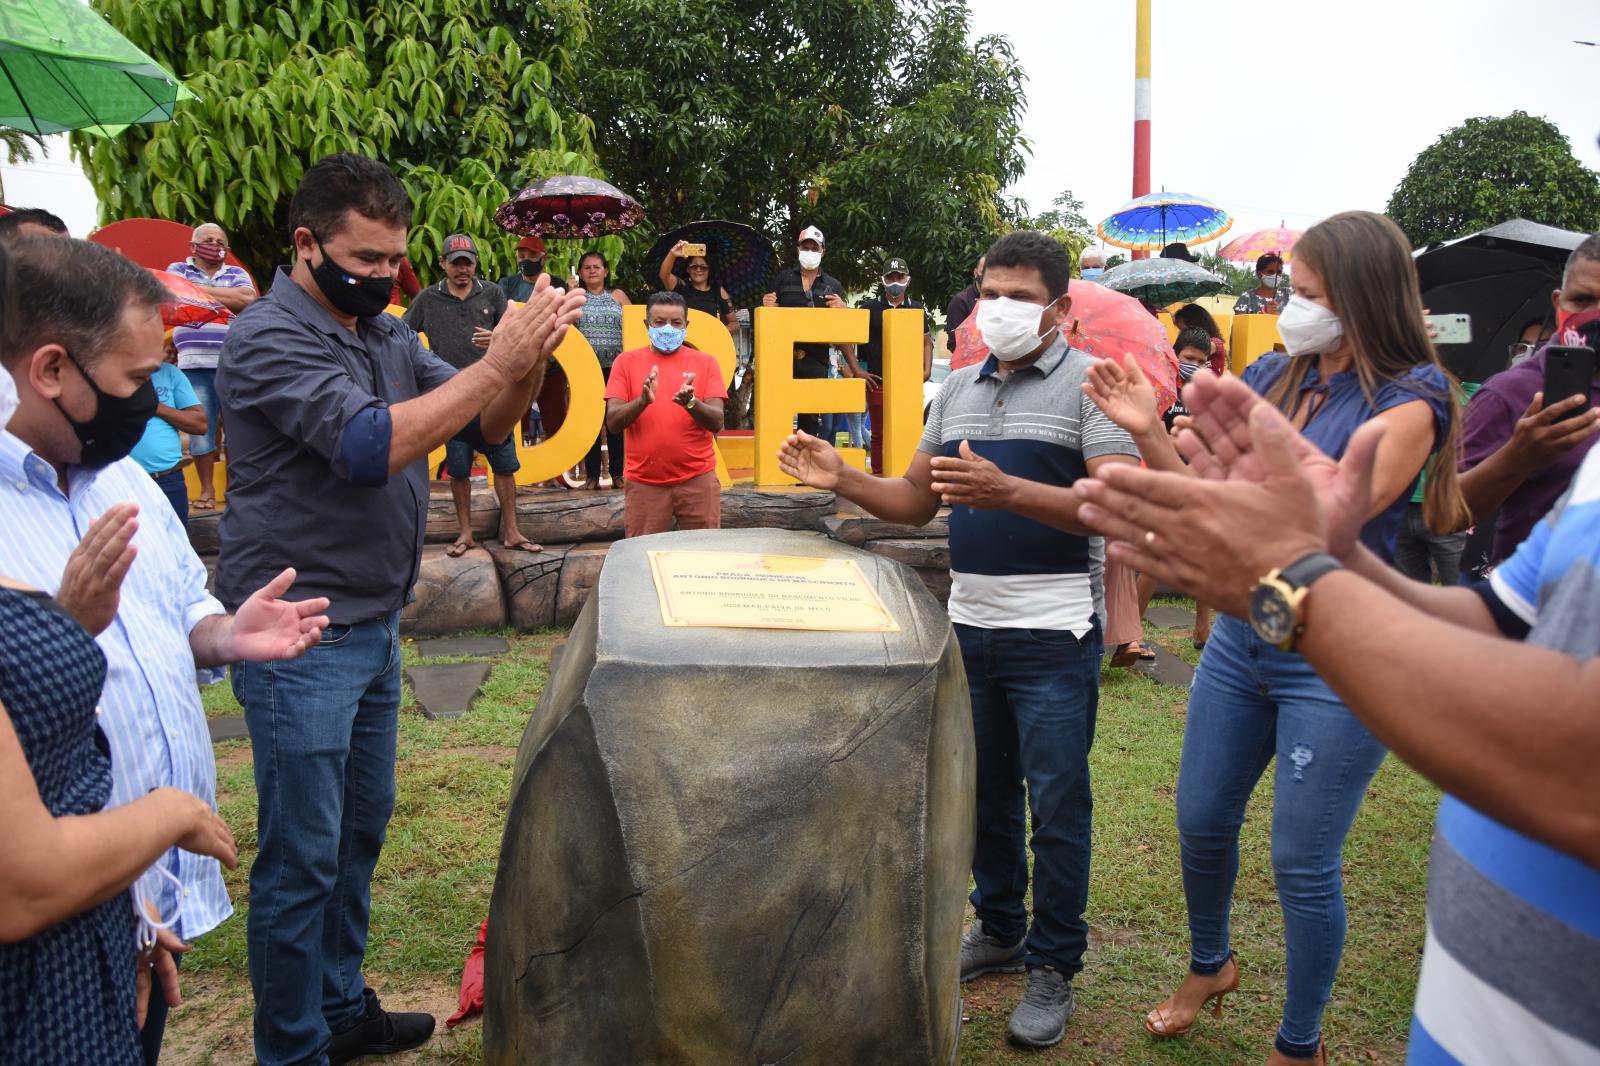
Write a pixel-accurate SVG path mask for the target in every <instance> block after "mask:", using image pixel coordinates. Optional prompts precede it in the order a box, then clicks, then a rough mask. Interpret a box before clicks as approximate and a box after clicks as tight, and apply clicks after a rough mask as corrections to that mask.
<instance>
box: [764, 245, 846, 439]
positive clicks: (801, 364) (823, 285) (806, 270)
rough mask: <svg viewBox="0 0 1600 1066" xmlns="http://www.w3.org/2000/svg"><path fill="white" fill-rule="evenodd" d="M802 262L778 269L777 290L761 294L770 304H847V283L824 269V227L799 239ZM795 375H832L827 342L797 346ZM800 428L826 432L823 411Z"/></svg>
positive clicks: (806, 419)
mask: <svg viewBox="0 0 1600 1066" xmlns="http://www.w3.org/2000/svg"><path fill="white" fill-rule="evenodd" d="M795 245H796V251H797V253H798V254H797V258H798V259H799V265H798V266H792V267H789V268H788V269H787V270H780V271H778V278H777V281H776V283H775V284H774V285H773V289H774V291H772V292H769V293H767V294H766V295H765V296H763V297H762V298H761V302H762V303H763V304H764V305H765V306H767V307H843V306H844V305H845V303H844V286H843V285H841V284H839V281H838V279H836V278H833V277H830V276H829V275H827V274H825V273H823V271H822V252H823V249H824V247H825V246H826V244H825V242H824V241H823V239H822V231H821V230H819V229H818V228H817V227H815V226H807V227H806V228H805V229H803V230H801V231H800V236H799V238H798V239H797V240H796V241H795ZM794 376H795V377H797V378H825V377H827V376H828V346H827V345H826V344H797V345H795V346H794ZM799 424H800V428H801V429H803V430H805V431H806V432H807V433H810V434H811V435H812V436H816V435H818V434H820V433H821V432H822V416H821V415H801V416H800V417H799Z"/></svg>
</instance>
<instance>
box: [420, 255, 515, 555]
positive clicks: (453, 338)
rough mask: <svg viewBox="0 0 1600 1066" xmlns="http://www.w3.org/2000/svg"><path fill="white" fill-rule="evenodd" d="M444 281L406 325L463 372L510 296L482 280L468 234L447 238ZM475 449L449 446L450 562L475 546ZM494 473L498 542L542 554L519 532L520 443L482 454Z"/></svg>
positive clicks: (424, 296)
mask: <svg viewBox="0 0 1600 1066" xmlns="http://www.w3.org/2000/svg"><path fill="white" fill-rule="evenodd" d="M439 265H440V266H441V267H443V268H444V280H443V281H441V282H439V283H438V284H437V285H430V286H428V287H427V288H426V289H423V290H422V291H421V292H420V293H418V294H417V298H416V299H415V300H413V301H411V307H410V309H409V310H407V311H406V317H405V322H406V325H408V326H410V327H411V328H412V329H414V330H416V331H417V332H418V333H423V334H426V335H427V338H428V347H430V348H432V349H433V351H434V354H436V355H438V356H439V358H441V359H443V360H444V361H445V362H447V363H449V364H450V365H451V366H453V367H455V368H456V369H457V370H465V369H466V368H467V367H469V366H471V365H472V364H473V363H476V362H477V361H478V360H479V359H480V358H482V356H483V352H484V350H485V349H486V348H488V347H489V339H490V338H491V337H493V336H494V327H495V326H497V325H498V324H499V323H500V318H501V316H502V315H504V314H505V313H506V294H505V292H504V291H503V290H502V289H501V288H500V287H499V286H498V285H490V284H488V283H487V282H485V281H483V280H481V279H480V278H479V277H478V276H477V273H478V246H477V244H475V243H474V242H473V240H472V238H471V237H468V236H467V235H466V234H465V233H452V234H451V235H450V236H448V237H446V238H445V239H444V252H443V254H442V255H440V256H439ZM473 454H474V453H473V449H472V445H471V444H468V443H467V442H466V441H464V440H459V439H453V440H450V441H447V442H446V443H445V452H444V455H445V471H446V473H448V474H449V476H450V495H451V497H452V498H453V499H454V500H455V505H456V523H457V525H458V526H459V532H458V533H457V535H456V539H455V543H453V544H451V545H450V547H449V548H447V549H445V551H446V554H448V555H450V556H451V557H452V558H454V557H456V556H459V555H461V554H463V553H464V552H466V551H468V550H469V549H471V548H475V547H477V545H476V544H475V543H474V542H473V539H472V459H473ZM484 454H485V456H486V458H487V459H488V460H489V469H490V470H492V471H494V492H495V495H496V496H498V497H499V498H500V541H501V543H503V544H504V545H505V546H506V547H508V548H515V549H518V550H521V551H539V550H540V548H539V546H538V545H537V544H535V543H533V541H531V540H529V539H528V538H527V537H524V536H523V535H522V532H521V531H520V530H519V529H517V479H516V473H517V470H518V469H520V468H521V463H520V462H519V461H518V459H517V442H516V439H515V438H514V437H507V438H506V440H505V441H504V442H503V443H502V444H500V446H499V447H496V448H491V449H490V450H489V451H488V452H486V453H484Z"/></svg>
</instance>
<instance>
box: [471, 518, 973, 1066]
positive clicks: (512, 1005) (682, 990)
mask: <svg viewBox="0 0 1600 1066" xmlns="http://www.w3.org/2000/svg"><path fill="white" fill-rule="evenodd" d="M706 553H719V554H718V555H716V556H710V555H707V554H706ZM720 553H738V555H730V554H720ZM708 560H709V561H710V562H709V563H708ZM752 560H754V562H752ZM691 562H692V563H693V564H694V565H693V566H691V565H690V563H691ZM669 564H671V565H669ZM713 564H714V565H713ZM735 564H737V567H738V568H740V569H738V572H734V571H733V570H726V571H724V570H723V569H721V568H722V567H724V566H725V565H726V566H730V567H731V566H734V565H735ZM680 565H681V568H682V570H681V572H676V571H674V569H673V568H674V567H677V566H680ZM707 566H710V568H711V569H710V570H707V569H706V567H707ZM697 568H698V569H697ZM711 570H714V571H716V572H715V573H712V572H711ZM702 571H704V572H702ZM827 575H831V576H827ZM852 575H853V577H852ZM852 581H853V582H854V583H855V585H859V586H861V587H854V586H853V585H852ZM663 582H665V584H663ZM662 588H664V589H665V595H664V597H658V589H662ZM839 590H843V591H839ZM836 594H837V597H838V599H837V602H835V601H834V600H833V599H831V597H835V596H836ZM871 600H875V601H876V602H877V607H876V608H874V607H872V605H871V603H870V602H868V601H871ZM707 612H709V614H708V613H707ZM875 612H876V613H875ZM707 617H714V618H716V619H719V623H718V624H717V625H713V626H708V625H704V624H692V623H693V622H694V621H695V620H696V619H697V618H698V619H699V620H700V621H704V619H705V618H707ZM875 618H876V619H877V620H878V621H874V619H875ZM685 621H687V622H689V623H691V624H682V623H684V622H685ZM726 621H740V622H745V623H749V624H752V625H755V626H758V627H757V628H724V627H723V624H722V623H723V622H726ZM782 624H802V625H808V626H835V627H842V626H847V625H848V626H854V627H855V628H854V630H853V631H828V630H826V629H822V628H811V629H790V628H759V626H773V625H782ZM874 627H876V628H874ZM973 776H974V770H973V748H972V720H971V711H970V707H969V704H968V697H967V685H966V675H965V673H964V671H963V670H962V666H961V659H960V653H959V651H958V650H957V646H956V642H955V638H954V634H953V633H952V631H951V628H950V623H949V620H948V619H947V618H946V617H945V614H944V612H943V610H942V609H941V608H940V607H939V605H938V603H937V602H936V601H935V600H934V598H933V597H932V595H930V594H929V592H928V591H927V589H926V588H924V587H923V584H922V582H921V581H920V580H918V578H917V577H916V576H915V575H914V574H913V572H912V571H911V569H910V568H909V567H907V566H905V565H904V564H903V563H900V562H896V561H894V560H892V559H887V558H882V557H879V556H875V555H871V554H868V553H866V552H863V551H860V550H859V549H856V548H851V547H848V546H846V545H842V544H838V543H836V542H833V541H830V540H828V539H826V538H824V537H820V536H815V535H811V534H805V533H794V532H787V531H782V530H704V531H691V532H679V533H666V534H661V535H658V536H652V537H642V538H638V539H635V540H626V541H622V542H619V543H617V544H616V545H615V546H613V548H612V549H611V552H610V555H609V557H608V558H607V560H606V565H605V568H604V569H603V570H602V572H601V576H600V584H599V587H598V589H597V592H596V594H595V595H594V596H592V597H590V599H589V602H588V603H587V604H586V605H585V607H584V608H583V611H582V613H581V614H580V615H579V617H578V620H577V623H576V624H575V626H574V628H573V630H572V635H571V638H570V639H569V641H568V642H567V644H566V646H565V648H564V649H563V650H562V653H561V654H560V656H559V661H558V662H557V663H556V666H555V669H554V672H553V674H552V676H551V678H550V680H549V682H548V684H547V685H546V686H545V690H544V693H543V695H542V696H541V697H540V699H539V704H538V707H537V709H536V710H535V711H534V714H533V717H532V719H531V720H530V721H529V723H528V727H527V730H526V732H525V733H524V734H523V738H522V745H521V748H520V749H519V751H518V753H517V764H516V770H515V773H514V775H513V779H512V786H511V804H510V810H509V812H508V814H507V817H506V829H505V837H504V840H503V842H502V845H501V852H500V868H499V873H498V876H497V877H496V880H495V887H494V896H493V901H492V903H491V906H490V916H489V933H488V953H487V959H486V968H485V977H486V994H485V1018H484V1061H485V1062H487V1063H492V1064H512V1063H516V1064H524V1063H551V1064H559V1066H587V1064H595V1066H599V1064H604V1066H629V1064H635V1063H639V1064H645V1063H673V1064H679V1063H682V1064H695V1066H702V1064H716V1066H724V1064H726V1066H734V1064H745V1063H748V1064H751V1066H761V1064H764V1063H778V1062H782V1063H784V1064H786V1066H804V1064H827V1066H837V1064H844V1063H895V1064H901V1063H904V1064H913V1063H915V1064H923V1063H928V1064H934V1066H946V1064H947V1063H950V1062H952V1061H953V1060H954V1057H955V1053H956V1045H957V1041H958V1039H959V1032H960V1023H961V998H960V985H959V982H958V973H957V969H958V954H959V950H960V935H961V926H962V916H963V910H964V906H965V901H966V891H967V883H968V881H967V879H968V873H969V871H970V868H971V862H972V848H973Z"/></svg>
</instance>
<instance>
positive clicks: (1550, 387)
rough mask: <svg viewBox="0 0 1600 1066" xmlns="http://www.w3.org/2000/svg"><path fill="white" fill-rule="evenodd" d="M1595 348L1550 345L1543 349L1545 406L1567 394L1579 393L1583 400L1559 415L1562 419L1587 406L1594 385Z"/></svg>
mask: <svg viewBox="0 0 1600 1066" xmlns="http://www.w3.org/2000/svg"><path fill="white" fill-rule="evenodd" d="M1594 370H1595V352H1594V349H1593V348H1578V347H1567V346H1564V345H1558V344H1557V345H1551V346H1550V347H1548V348H1546V349H1545V350H1544V402H1545V406H1547V407H1548V406H1549V405H1550V404H1553V403H1558V402H1559V401H1561V400H1565V399H1566V398H1567V397H1569V396H1582V397H1583V403H1581V404H1579V405H1578V406H1577V407H1575V408H1573V409H1572V410H1571V411H1568V412H1567V413H1566V414H1564V415H1562V416H1561V417H1562V418H1563V419H1567V418H1571V417H1573V416H1574V415H1581V414H1582V413H1583V412H1585V411H1587V410H1588V409H1589V404H1590V396H1591V394H1592V392H1593V389H1594Z"/></svg>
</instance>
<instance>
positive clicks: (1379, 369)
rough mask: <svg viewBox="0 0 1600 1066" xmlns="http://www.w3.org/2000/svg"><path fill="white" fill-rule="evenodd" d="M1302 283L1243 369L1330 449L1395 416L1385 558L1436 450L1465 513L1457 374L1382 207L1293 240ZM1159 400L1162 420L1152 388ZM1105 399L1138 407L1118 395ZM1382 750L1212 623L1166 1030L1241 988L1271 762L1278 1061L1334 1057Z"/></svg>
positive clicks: (1453, 502)
mask: <svg viewBox="0 0 1600 1066" xmlns="http://www.w3.org/2000/svg"><path fill="white" fill-rule="evenodd" d="M1294 279H1295V298H1294V300H1293V301H1291V302H1290V303H1289V305H1288V306H1287V307H1286V308H1285V309H1284V312H1283V314H1282V315H1281V316H1279V319H1278V331H1279V334H1280V336H1281V337H1282V339H1283V342H1284V346H1285V347H1286V348H1287V349H1288V354H1287V355H1285V354H1281V353H1272V354H1268V355H1264V356H1262V357H1261V358H1259V359H1257V360H1256V361H1255V362H1254V363H1252V364H1251V365H1250V367H1249V368H1248V369H1247V370H1246V371H1245V372H1244V374H1243V377H1242V379H1243V381H1244V382H1245V383H1246V384H1248V385H1250V386H1251V388H1253V389H1255V390H1256V391H1257V392H1258V393H1260V394H1261V395H1262V396H1264V397H1265V398H1266V399H1267V400H1268V401H1269V402H1271V403H1272V404H1274V405H1275V406H1277V407H1278V408H1279V409H1281V410H1282V411H1283V412H1284V413H1285V414H1286V415H1288V416H1289V418H1290V419H1291V420H1292V421H1293V423H1294V425H1295V427H1296V428H1298V429H1299V430H1300V432H1301V433H1302V434H1304V436H1305V437H1306V439H1307V440H1310V441H1311V442H1312V443H1314V444H1316V445H1317V446H1318V447H1319V448H1321V449H1322V450H1323V451H1325V452H1326V453H1327V454H1328V455H1330V456H1332V457H1333V458H1335V459H1338V458H1340V457H1342V456H1343V454H1344V450H1345V446H1346V445H1347V444H1348V442H1349V440H1350V436H1351V434H1353V433H1354V432H1355V430H1356V427H1357V426H1359V425H1361V424H1362V423H1363V422H1366V421H1368V420H1370V419H1381V420H1383V421H1384V422H1386V423H1387V424H1388V425H1387V431H1386V433H1385V435H1384V438H1383V443H1382V445H1381V446H1380V448H1379V451H1378V457H1377V465H1376V469H1375V471H1374V475H1373V506H1372V509H1371V511H1370V512H1369V514H1368V516H1367V518H1368V520H1367V524H1366V526H1365V527H1364V528H1363V529H1362V534H1361V539H1362V541H1363V542H1364V543H1366V544H1367V546H1368V547H1370V548H1371V549H1372V550H1373V551H1375V552H1377V553H1378V554H1379V555H1380V556H1382V557H1383V558H1385V559H1390V560H1392V559H1393V557H1394V541H1395V534H1396V532H1397V531H1398V530H1399V527H1400V523H1401V521H1402V519H1403V518H1404V515H1405V512H1406V505H1407V502H1408V501H1409V500H1410V498H1411V494H1412V492H1413V491H1414V490H1415V489H1416V485H1417V479H1418V477H1419V475H1420V474H1421V472H1422V469H1423V466H1424V464H1429V468H1428V483H1427V497H1426V503H1425V511H1426V514H1427V517H1428V519H1429V521H1430V523H1431V524H1433V525H1434V527H1435V528H1439V529H1456V528H1461V527H1463V526H1465V525H1466V523H1467V514H1466V508H1465V505H1464V504H1463V502H1462V500H1461V494H1460V492H1459V490H1458V488H1457V485H1456V455H1457V453H1458V451H1459V450H1460V449H1459V433H1460V419H1459V415H1458V413H1457V408H1456V405H1455V403H1453V402H1452V401H1451V394H1452V387H1453V385H1452V382H1451V380H1450V377H1449V375H1448V374H1447V373H1446V371H1445V370H1444V368H1443V367H1442V366H1441V365H1440V364H1439V359H1438V356H1437V355H1436V354H1435V352H1434V349H1433V344H1432V342H1431V341H1430V340H1429V338H1428V335H1427V332H1426V327H1425V324H1424V322H1423V317H1422V300H1421V295H1420V293H1419V291H1418V287H1417V275H1416V269H1415V267H1414V266H1413V264H1412V260H1411V247H1410V245H1409V243H1408V242H1407V241H1406V238H1405V235H1404V234H1402V233H1401V232H1400V230H1399V228H1398V227H1397V226H1395V224H1394V223H1393V222H1391V221H1389V220H1388V219H1387V218H1384V217H1383V216H1382V215H1377V214H1372V213H1370V212H1366V211H1351V212H1346V213H1344V214H1340V215H1335V216H1334V217H1332V218H1330V219H1328V220H1326V221H1325V222H1322V223H1320V224H1319V225H1317V226H1315V227H1313V228H1312V229H1310V230H1308V231H1307V232H1306V235H1305V236H1304V237H1302V238H1301V239H1300V242H1299V243H1298V244H1297V245H1295V272H1294ZM1140 391H1144V390H1140ZM1103 406H1106V405H1105V404H1103ZM1148 406H1149V407H1150V409H1151V413H1150V417H1153V409H1154V394H1153V393H1150V394H1149V400H1148ZM1107 413H1108V414H1110V415H1111V417H1113V418H1115V419H1118V421H1119V422H1125V421H1127V419H1126V418H1119V412H1118V411H1117V410H1116V409H1114V408H1113V407H1107ZM1121 413H1124V414H1125V412H1121ZM1141 421H1142V419H1141ZM1125 428H1129V427H1126V426H1125ZM1130 431H1131V428H1130ZM1430 456H1432V457H1433V458H1432V459H1431V461H1430V458H1429V457H1430ZM1384 754H1385V749H1384V747H1383V745H1382V744H1380V743H1379V742H1378V740H1377V739H1376V738H1374V737H1373V736H1372V734H1371V733H1369V732H1367V730H1366V728H1365V727H1364V726H1362V725H1361V723H1360V722H1359V721H1357V720H1356V718H1355V716H1353V715H1352V714H1351V713H1350V712H1349V710H1347V709H1346V708H1345V706H1344V704H1343V703H1341V702H1340V701H1339V698H1338V697H1337V696H1335V695H1334V694H1333V692H1332V690H1331V689H1329V688H1328V686H1327V685H1326V684H1325V683H1324V682H1323V681H1322V679H1321V678H1319V677H1318V676H1317V674H1316V672H1315V671H1314V670H1313V669H1312V668H1311V667H1310V666H1309V665H1307V663H1306V662H1305V660H1304V659H1302V658H1301V657H1300V656H1299V655H1296V654H1294V653H1292V652H1285V651H1280V650H1279V649H1278V648H1277V647H1275V646H1272V645H1269V644H1266V643H1265V642H1263V641H1262V640H1261V639H1260V638H1259V637H1258V636H1256V634H1255V632H1254V631H1253V630H1252V629H1251V628H1250V627H1249V626H1248V625H1247V624H1245V623H1244V622H1242V621H1240V620H1239V619H1237V618H1232V617H1224V618H1221V619H1219V620H1218V621H1217V623H1216V626H1215V628H1214V629H1213V631H1212V635H1211V639H1210V641H1209V642H1208V643H1207V644H1206V647H1205V652H1204V653H1203V655H1202V656H1201V659H1200V666H1199V668H1198V669H1197V671H1196V673H1195V680H1194V685H1193V688H1192V689H1191V691H1190V698H1189V717H1188V723H1187V725H1186V727H1185V729H1184V738H1183V759H1182V763H1181V767H1180V769H1179V773H1178V835H1179V842H1180V846H1181V851H1182V863H1183V890H1184V897H1185V901H1186V903H1187V904H1188V911H1189V941H1190V947H1189V950H1190V962H1189V973H1188V975H1187V976H1186V977H1185V978H1184V980H1183V983H1182V984H1181V985H1180V986H1179V988H1178V990H1177V991H1176V992H1175V993H1173V995H1171V996H1170V997H1168V998H1167V999H1166V1000H1165V1001H1163V1002H1162V1003H1161V1004H1160V1005H1159V1006H1157V1007H1155V1008H1154V1009H1152V1010H1151V1011H1150V1012H1149V1014H1148V1015H1147V1016H1146V1018H1145V1028H1146V1029H1148V1030H1149V1031H1150V1032H1151V1033H1152V1034H1153V1035H1155V1036H1161V1037H1171V1036H1181V1035H1183V1034H1184V1033H1186V1032H1188V1031H1189V1028H1190V1027H1191V1026H1192V1025H1193V1024H1194V1020H1195V1018H1196V1016H1197V1015H1198V1014H1199V1012H1200V1011H1201V1010H1202V1009H1203V1008H1204V1007H1205V1006H1206V1005H1208V1004H1213V1003H1214V1004H1215V1007H1214V1013H1218V1014H1220V1013H1221V1007H1222V999H1223V997H1224V996H1226V995H1227V994H1228V993H1230V992H1232V991H1233V990H1234V989H1236V988H1238V986H1239V967H1238V964H1237V963H1236V962H1235V961H1234V958H1233V953H1232V951H1231V950H1230V949H1229V939H1228V914H1229V910H1230V907H1231V902H1232V896H1233V885H1234V879H1235V877H1236V875H1237V873H1238V868H1239V828H1240V826H1241V825H1242V824H1243V821H1244V811H1245V804H1246V803H1247V802H1248V800H1249V798H1250V794H1251V792H1252V791H1254V789H1255V786H1256V783H1257V782H1258V781H1259V780H1260V779H1261V775H1262V773H1263V772H1264V771H1265V770H1266V768H1267V766H1268V764H1269V763H1272V762H1274V760H1276V767H1275V769H1274V780H1273V784H1274V792H1273V811H1272V865H1273V873H1274V875H1275V879H1276V882H1277V888H1278V902H1279V905H1280V906H1281V908H1282V910H1283V920H1284V938H1285V944H1286V948H1287V961H1288V989H1287V996H1286V998H1285V1002H1284V1007H1283V1016H1282V1023H1281V1024H1280V1026H1279V1028H1278V1034H1277V1039H1276V1041H1275V1042H1274V1048H1273V1050H1272V1052H1271V1055H1270V1056H1269V1058H1268V1059H1267V1062H1268V1063H1269V1064H1270V1066H1281V1064H1285V1063H1291V1062H1299V1061H1308V1060H1309V1061H1315V1062H1325V1061H1326V1053H1325V1052H1324V1050H1323V1048H1322V1011H1323V1008H1324V1007H1325V1006H1326V1004H1327V1002H1328V998H1329V995H1330V994H1331V990H1332V988H1333V979H1334V976H1335V974H1336V973H1337V972H1338V969H1339V959H1340V955H1341V954H1342V952H1343V948H1344V937H1345V907H1344V884H1343V879H1342V877H1341V874H1340V860H1341V853H1342V851H1343V846H1344V838H1345V835H1346V834H1347V833H1348V832H1349V831H1350V826H1351V824H1352V823H1353V822H1354V820H1355V816H1356V812H1357V810H1359V809H1360V806H1361V799H1362V796H1363V795H1365V793H1366V789H1367V784H1368V783H1369V782H1370V781H1371V780H1372V776H1373V774H1375V773H1377V770H1378V766H1379V764H1380V763H1381V762H1382V761H1383V757H1384Z"/></svg>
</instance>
